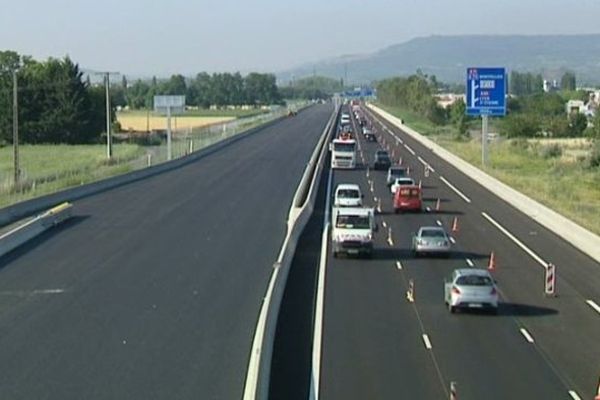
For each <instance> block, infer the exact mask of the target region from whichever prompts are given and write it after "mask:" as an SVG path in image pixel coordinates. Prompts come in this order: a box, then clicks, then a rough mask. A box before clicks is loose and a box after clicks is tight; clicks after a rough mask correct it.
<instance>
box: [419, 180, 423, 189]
mask: <svg viewBox="0 0 600 400" xmlns="http://www.w3.org/2000/svg"><path fill="white" fill-rule="evenodd" d="M422 185H423V184H422V183H421V180H420V179H419V189H421V188H422Z"/></svg>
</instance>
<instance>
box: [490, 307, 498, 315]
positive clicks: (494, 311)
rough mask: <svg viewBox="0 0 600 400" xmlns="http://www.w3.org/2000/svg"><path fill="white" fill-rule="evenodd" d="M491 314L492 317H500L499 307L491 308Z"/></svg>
mask: <svg viewBox="0 0 600 400" xmlns="http://www.w3.org/2000/svg"><path fill="white" fill-rule="evenodd" d="M490 314H492V315H498V307H491V308H490Z"/></svg>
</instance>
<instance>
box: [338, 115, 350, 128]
mask: <svg viewBox="0 0 600 400" xmlns="http://www.w3.org/2000/svg"><path fill="white" fill-rule="evenodd" d="M349 123H350V114H346V113H343V114H342V116H341V118H340V124H342V125H347V124H349Z"/></svg>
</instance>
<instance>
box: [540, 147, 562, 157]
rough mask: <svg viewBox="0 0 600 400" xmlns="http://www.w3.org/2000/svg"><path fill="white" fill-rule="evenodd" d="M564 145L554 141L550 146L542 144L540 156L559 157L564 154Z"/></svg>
mask: <svg viewBox="0 0 600 400" xmlns="http://www.w3.org/2000/svg"><path fill="white" fill-rule="evenodd" d="M562 153H563V151H562V147H560V145H559V144H558V143H554V144H551V145H548V146H542V147H541V148H540V150H539V154H540V156H542V157H543V158H546V159H548V158H557V157H560V156H562Z"/></svg>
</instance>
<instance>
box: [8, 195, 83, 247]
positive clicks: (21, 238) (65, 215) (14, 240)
mask: <svg viewBox="0 0 600 400" xmlns="http://www.w3.org/2000/svg"><path fill="white" fill-rule="evenodd" d="M72 215H73V205H72V204H71V203H63V204H60V205H58V206H56V207H54V208H52V209H50V210H48V211H46V212H45V213H43V214H40V215H38V216H37V217H35V218H33V219H32V220H30V221H27V222H25V223H24V224H22V225H19V226H17V227H16V228H14V229H11V230H10V231H8V232H6V233H4V234H3V235H1V236H0V257H2V256H3V255H5V254H7V253H9V252H11V251H12V250H14V249H16V248H17V247H19V246H21V245H22V244H24V243H26V242H27V241H29V240H31V239H33V238H35V237H36V236H38V235H40V234H42V233H43V232H44V231H46V230H48V229H50V228H52V227H53V226H56V225H58V224H60V223H61V222H64V221H66V220H67V219H69V218H71V216H72Z"/></svg>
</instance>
